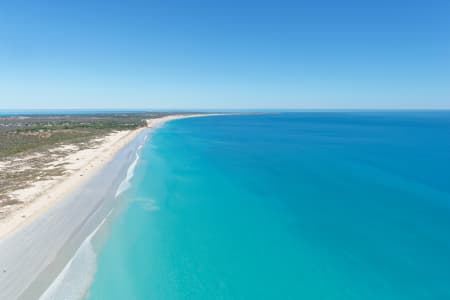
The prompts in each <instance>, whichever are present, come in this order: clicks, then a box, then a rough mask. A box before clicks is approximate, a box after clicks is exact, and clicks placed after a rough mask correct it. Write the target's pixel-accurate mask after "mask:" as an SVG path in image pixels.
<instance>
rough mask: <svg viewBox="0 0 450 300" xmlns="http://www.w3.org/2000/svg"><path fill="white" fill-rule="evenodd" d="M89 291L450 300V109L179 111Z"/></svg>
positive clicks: (99, 247)
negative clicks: (196, 114) (194, 114)
mask: <svg viewBox="0 0 450 300" xmlns="http://www.w3.org/2000/svg"><path fill="white" fill-rule="evenodd" d="M138 155H139V156H138V157H139V160H138V161H137V163H136V165H135V166H134V172H133V176H132V177H130V178H129V179H130V180H129V185H128V186H127V189H126V190H124V191H123V192H122V193H121V194H120V195H118V197H120V201H121V203H122V205H121V207H120V208H117V210H116V211H115V212H114V213H113V214H112V216H111V217H110V218H111V220H109V222H108V224H109V225H108V226H107V228H106V232H104V234H103V238H102V239H101V242H100V241H98V242H97V243H96V253H97V254H96V255H97V261H96V272H95V275H94V276H93V280H92V283H91V285H90V288H89V290H88V292H87V295H86V297H85V298H86V299H88V300H99V299H108V300H114V299H121V300H122V299H164V300H175V299H180V300H181V299H186V300H187V299H321V300H323V299H330V300H335V299H364V300H370V299H376V300H379V299H384V300H388V299H396V300H399V299H408V300H414V299H450V176H449V173H448V172H449V168H450V112H449V111H441V112H439V111H434V112H433V111H378V112H376V111H357V112H299V113H276V114H258V115H223V116H208V117H200V118H187V119H179V120H175V121H171V122H168V123H166V124H165V125H164V126H163V127H162V128H159V129H157V130H155V131H154V132H152V133H151V136H150V138H149V139H148V141H147V142H146V143H145V144H144V145H143V147H142V148H141V149H140V150H139V153H138Z"/></svg>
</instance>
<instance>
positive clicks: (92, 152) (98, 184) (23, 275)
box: [0, 114, 188, 299]
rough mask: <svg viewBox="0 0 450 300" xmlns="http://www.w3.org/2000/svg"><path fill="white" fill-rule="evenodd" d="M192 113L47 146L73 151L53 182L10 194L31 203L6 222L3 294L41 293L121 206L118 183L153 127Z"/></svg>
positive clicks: (0, 249) (0, 277)
mask: <svg viewBox="0 0 450 300" xmlns="http://www.w3.org/2000/svg"><path fill="white" fill-rule="evenodd" d="M187 116H188V115H186V114H183V115H165V116H161V117H159V118H153V119H146V120H145V126H143V127H138V128H135V129H132V130H130V129H125V130H120V131H117V132H116V131H113V132H109V133H108V134H107V135H105V136H103V137H101V140H97V141H95V144H93V145H92V146H90V147H82V148H77V149H75V147H79V146H78V144H76V143H75V144H69V143H64V144H58V145H55V147H50V148H47V149H46V150H45V151H49V153H52V151H56V150H55V149H58V148H61V147H64V148H69V147H70V148H71V149H72V150H71V151H72V152H70V153H68V154H67V155H66V156H65V157H58V163H61V162H63V163H64V168H65V169H64V170H65V172H63V173H62V174H61V175H55V178H52V179H51V182H49V180H42V181H40V180H36V181H32V182H30V183H29V184H30V185H29V186H27V187H25V188H21V189H17V190H15V191H14V192H11V193H9V194H8V196H11V195H13V197H17V199H21V200H20V201H29V203H26V204H24V205H23V206H19V208H17V210H15V211H12V212H11V213H10V214H8V215H7V216H6V217H4V218H3V220H2V223H1V232H2V234H3V235H2V236H1V237H0V299H37V298H38V296H39V295H41V294H42V293H43V292H44V291H45V290H46V288H47V287H48V286H49V285H50V284H51V283H52V281H53V280H54V279H55V278H56V277H57V276H58V274H59V272H60V271H61V270H62V269H63V268H64V266H65V265H66V264H67V262H68V261H69V260H70V258H71V257H72V256H73V255H74V253H75V252H76V251H77V249H78V247H79V246H80V245H81V243H82V242H83V241H84V240H85V239H86V237H87V236H88V235H89V234H90V233H91V232H92V231H93V230H94V229H95V228H96V227H97V226H98V225H99V224H100V223H101V222H102V220H104V219H105V217H106V216H107V215H108V213H109V212H110V211H111V209H112V208H113V207H114V206H115V202H116V197H115V193H116V190H117V187H118V186H119V184H120V183H121V181H122V180H124V178H125V175H126V173H127V169H128V167H129V165H130V164H131V162H132V161H133V160H134V159H135V157H136V150H137V149H138V147H139V145H141V144H142V143H143V142H144V141H145V136H146V135H147V133H148V130H150V128H155V127H158V126H160V125H161V124H162V123H163V122H165V121H167V120H171V119H175V118H182V117H187ZM96 139H100V137H96ZM46 153H47V152H46ZM27 155H30V153H27ZM59 160H61V161H59ZM6 163H8V161H6ZM52 163H53V164H58V163H56V162H55V161H53V162H52ZM33 195H35V196H33ZM23 215H24V216H25V217H22V216H23Z"/></svg>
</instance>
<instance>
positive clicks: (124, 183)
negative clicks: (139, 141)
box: [115, 145, 142, 198]
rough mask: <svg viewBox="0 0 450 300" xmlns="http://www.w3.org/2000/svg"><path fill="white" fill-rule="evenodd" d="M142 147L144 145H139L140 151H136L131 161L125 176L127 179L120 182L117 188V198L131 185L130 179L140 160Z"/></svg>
mask: <svg viewBox="0 0 450 300" xmlns="http://www.w3.org/2000/svg"><path fill="white" fill-rule="evenodd" d="M141 147H142V145H141V146H139V148H138V151H136V158H135V159H134V161H133V162H132V163H131V165H130V166H129V167H128V170H127V176H126V177H125V179H124V180H123V181H122V182H121V183H120V185H119V187H118V188H117V191H116V195H115V197H116V198H117V197H118V196H119V195H120V194H122V193H123V192H125V191H126V190H128V189H129V188H130V187H131V184H130V180H131V178H133V176H134V169H135V168H136V165H137V163H138V161H139V150H140V149H141Z"/></svg>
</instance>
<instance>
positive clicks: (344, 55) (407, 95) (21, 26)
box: [0, 0, 450, 109]
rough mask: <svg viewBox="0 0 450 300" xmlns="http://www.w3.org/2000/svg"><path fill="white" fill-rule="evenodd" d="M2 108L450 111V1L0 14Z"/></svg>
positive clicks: (64, 5)
mask: <svg viewBox="0 0 450 300" xmlns="http://www.w3.org/2000/svg"><path fill="white" fill-rule="evenodd" d="M0 108H2V109H5V108H6V109H12V108H17V109H27V108H28V109H46V108H62V109H64V108H115V109H125V108H128V109H130V108H133V109H134V108H141V109H305V108H308V109H346V108H352V109H354V108H357V109H358V108H361V109H366V108H387V109H392V108H412V109H415V108H430V109H439V108H450V1H448V0H442V1H440V0H436V1H434V0H429V1H424V0H421V1H415V0H390V1H385V0H377V1H363V0H359V1H356V0H354V1H347V0H341V1H337V0H334V1H325V0H315V1H312V0H310V1H302V0H298V1H281V0H280V1H263V0H258V1H256V0H252V1H232V0H230V1H195V0H192V1H171V0H165V1H134V0H129V1H114V0H108V1H98V0H97V1H94V0H91V1H84V0H79V1H21V0H15V1H0Z"/></svg>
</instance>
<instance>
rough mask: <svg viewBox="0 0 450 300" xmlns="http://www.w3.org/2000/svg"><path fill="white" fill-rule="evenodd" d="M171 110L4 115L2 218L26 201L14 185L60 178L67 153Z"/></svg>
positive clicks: (0, 127)
mask: <svg viewBox="0 0 450 300" xmlns="http://www.w3.org/2000/svg"><path fill="white" fill-rule="evenodd" d="M170 114H171V113H164V112H157V113H156V112H139V113H103V114H77V115H74V114H68V115H62V114H61V115H55V114H53V115H14V116H3V117H0V219H1V218H3V217H5V216H6V215H8V213H9V212H10V211H12V210H14V209H15V208H17V207H18V206H21V205H22V204H23V203H22V202H21V201H20V200H18V199H17V198H16V197H14V191H17V190H20V189H24V188H28V187H31V186H32V184H33V183H35V182H37V181H46V180H55V179H57V178H59V177H60V176H62V175H64V174H65V172H66V171H67V169H66V168H65V165H64V163H61V161H62V160H63V158H64V157H66V156H67V155H70V154H72V153H74V152H76V151H79V150H82V149H87V148H93V147H95V146H96V145H98V144H99V143H101V142H102V140H103V138H104V137H106V136H107V135H109V134H112V133H114V132H118V131H124V130H134V129H137V128H140V127H145V126H146V125H147V123H146V122H147V121H146V120H149V119H153V118H160V117H163V116H166V115H170Z"/></svg>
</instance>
